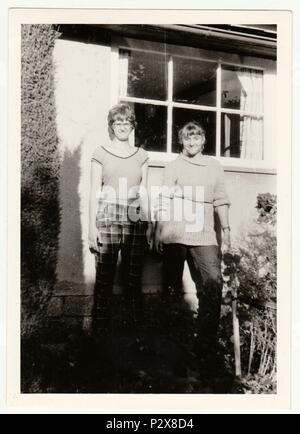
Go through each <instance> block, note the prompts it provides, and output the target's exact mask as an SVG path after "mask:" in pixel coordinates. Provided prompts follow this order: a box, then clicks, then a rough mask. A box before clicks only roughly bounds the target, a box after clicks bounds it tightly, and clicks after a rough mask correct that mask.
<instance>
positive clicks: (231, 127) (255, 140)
mask: <svg viewBox="0 0 300 434" xmlns="http://www.w3.org/2000/svg"><path fill="white" fill-rule="evenodd" d="M221 123H222V126H221V155H222V157H236V158H245V159H248V160H262V158H263V118H262V117H253V116H240V115H236V114H231V113H222V120H221Z"/></svg>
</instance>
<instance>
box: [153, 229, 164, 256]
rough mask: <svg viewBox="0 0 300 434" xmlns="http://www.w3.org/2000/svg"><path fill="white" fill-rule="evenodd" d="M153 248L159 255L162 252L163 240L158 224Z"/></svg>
mask: <svg viewBox="0 0 300 434" xmlns="http://www.w3.org/2000/svg"><path fill="white" fill-rule="evenodd" d="M155 250H156V251H157V253H159V254H160V255H161V254H162V253H163V241H162V237H161V227H160V226H158V227H157V228H156V231H155Z"/></svg>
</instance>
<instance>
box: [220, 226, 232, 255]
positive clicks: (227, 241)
mask: <svg viewBox="0 0 300 434" xmlns="http://www.w3.org/2000/svg"><path fill="white" fill-rule="evenodd" d="M230 249H231V237H230V229H229V228H225V229H223V236H222V253H223V254H224V253H227V252H229V251H230Z"/></svg>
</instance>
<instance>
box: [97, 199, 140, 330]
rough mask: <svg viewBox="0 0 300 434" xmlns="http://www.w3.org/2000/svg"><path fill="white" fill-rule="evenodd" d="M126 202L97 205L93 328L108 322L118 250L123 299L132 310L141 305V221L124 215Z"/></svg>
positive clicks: (126, 213)
mask: <svg viewBox="0 0 300 434" xmlns="http://www.w3.org/2000/svg"><path fill="white" fill-rule="evenodd" d="M128 208H129V207H128V205H121V204H107V203H106V204H105V203H103V204H101V205H100V206H99V209H98V212H97V219H96V225H97V228H98V233H99V239H100V244H99V253H98V254H96V255H95V257H96V282H95V292H94V310H93V321H94V325H95V326H96V327H100V326H101V324H103V325H104V326H105V325H106V324H108V323H109V320H110V317H111V312H110V308H111V301H112V300H111V299H112V295H113V285H114V278H115V272H116V265H117V261H118V256H119V251H121V259H122V260H121V276H122V283H123V288H124V296H125V300H126V301H127V302H129V303H131V305H132V306H133V307H135V308H136V309H139V308H141V304H142V292H141V271H142V261H143V254H144V252H145V247H146V236H145V233H146V225H147V223H146V222H144V221H137V222H132V221H131V220H130V219H129V218H128Z"/></svg>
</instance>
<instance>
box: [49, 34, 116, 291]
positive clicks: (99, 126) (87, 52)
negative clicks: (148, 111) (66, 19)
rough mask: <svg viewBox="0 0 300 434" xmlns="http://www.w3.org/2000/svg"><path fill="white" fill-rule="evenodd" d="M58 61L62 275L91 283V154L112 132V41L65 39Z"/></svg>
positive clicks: (58, 47) (59, 273)
mask: <svg viewBox="0 0 300 434" xmlns="http://www.w3.org/2000/svg"><path fill="white" fill-rule="evenodd" d="M54 62H55V66H56V76H55V81H56V89H55V96H56V107H57V130H58V137H59V147H60V152H61V158H62V171H61V180H60V201H61V232H60V245H59V259H58V267H57V277H58V280H59V281H73V282H76V283H86V284H88V286H89V285H92V284H93V278H94V263H93V260H92V259H93V258H92V255H91V254H90V252H89V250H88V245H87V231H88V199H89V198H88V195H89V176H90V157H91V154H92V152H93V150H94V148H95V147H96V145H97V144H99V143H105V142H106V141H107V138H108V133H107V122H106V117H107V112H108V109H109V105H110V95H109V77H110V47H105V46H101V45H95V44H85V43H80V42H74V41H66V40H60V39H59V40H57V41H56V45H55V49H54Z"/></svg>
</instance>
